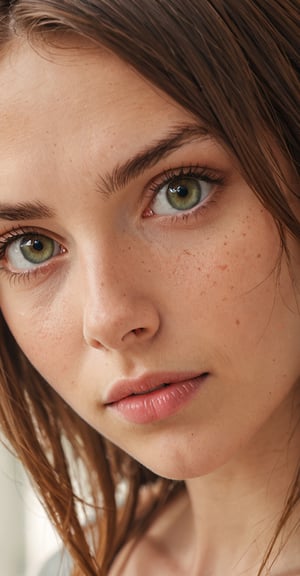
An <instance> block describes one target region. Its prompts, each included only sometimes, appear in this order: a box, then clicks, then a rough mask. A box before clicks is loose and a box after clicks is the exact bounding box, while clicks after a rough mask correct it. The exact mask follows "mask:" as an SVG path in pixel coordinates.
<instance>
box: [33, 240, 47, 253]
mask: <svg viewBox="0 0 300 576" xmlns="http://www.w3.org/2000/svg"><path fill="white" fill-rule="evenodd" d="M32 248H34V250H37V251H38V252H41V251H42V250H43V249H44V246H43V244H42V242H41V241H40V240H34V241H33V243H32Z"/></svg>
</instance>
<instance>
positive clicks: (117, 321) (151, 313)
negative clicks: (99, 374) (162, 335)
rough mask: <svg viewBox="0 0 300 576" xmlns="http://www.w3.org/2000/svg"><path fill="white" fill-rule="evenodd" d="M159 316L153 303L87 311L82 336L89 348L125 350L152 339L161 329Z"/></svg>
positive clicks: (139, 303) (136, 303) (124, 304)
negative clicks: (103, 311)
mask: <svg viewBox="0 0 300 576" xmlns="http://www.w3.org/2000/svg"><path fill="white" fill-rule="evenodd" d="M159 326H160V318H159V314H158V312H157V310H156V309H155V307H154V306H152V305H151V303H150V302H148V303H147V304H146V303H141V302H138V301H135V305H134V306H132V305H131V306H130V304H129V302H124V303H123V306H122V308H120V307H119V308H118V309H116V308H115V309H114V310H113V311H112V310H111V311H110V312H109V310H108V309H106V311H105V313H102V314H101V313H99V307H98V310H97V312H96V311H95V309H94V311H92V310H91V309H89V310H87V309H86V311H85V317H84V326H83V336H84V340H85V342H86V344H87V345H88V346H89V347H92V348H95V349H97V350H100V349H106V350H125V349H128V348H130V347H134V346H136V345H140V344H142V343H145V342H147V341H150V340H152V338H153V337H154V336H155V334H156V333H157V332H158V330H159Z"/></svg>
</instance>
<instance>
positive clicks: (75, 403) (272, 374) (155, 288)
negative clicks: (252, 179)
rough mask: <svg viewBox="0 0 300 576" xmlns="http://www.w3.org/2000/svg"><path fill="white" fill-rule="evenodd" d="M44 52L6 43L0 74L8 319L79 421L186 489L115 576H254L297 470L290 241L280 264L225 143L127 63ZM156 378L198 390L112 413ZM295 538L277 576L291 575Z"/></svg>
mask: <svg viewBox="0 0 300 576" xmlns="http://www.w3.org/2000/svg"><path fill="white" fill-rule="evenodd" d="M40 52H41V53H39V51H36V50H34V49H33V48H31V47H30V46H29V45H27V44H26V43H21V42H20V44H19V45H15V46H12V47H11V49H10V50H9V51H8V52H7V54H6V55H5V56H3V58H2V61H1V66H0V79H1V85H2V87H3V90H2V91H1V94H0V123H1V124H0V125H1V134H2V138H1V142H0V182H1V197H0V216H1V219H0V245H1V247H2V256H1V265H2V270H1V275H0V297H1V309H2V312H3V315H4V317H5V319H6V321H7V323H8V325H9V327H10V329H11V331H12V333H13V335H14V337H15V339H16V340H17V342H18V343H19V345H20V346H21V348H22V349H23V351H24V352H25V354H26V355H27V357H28V358H29V360H30V361H31V362H32V364H33V365H34V366H35V367H36V368H37V370H38V371H39V372H40V373H41V374H42V375H43V376H44V378H45V379H46V380H47V381H48V382H49V383H50V384H51V385H52V386H53V387H54V389H55V390H57V392H58V393H59V394H60V395H61V396H62V397H63V398H64V399H65V400H66V401H67V402H68V403H69V404H70V405H71V406H72V407H73V408H74V410H75V411H76V412H78V413H79V414H80V415H81V416H82V417H83V418H84V419H85V420H87V421H88V422H89V423H90V424H91V425H92V426H93V427H94V428H95V429H96V430H98V431H99V432H100V433H101V434H103V435H104V436H106V437H107V438H109V439H110V440H111V441H112V442H114V443H115V444H117V445H118V446H120V447H121V448H122V449H124V450H125V451H127V452H129V453H130V454H131V455H132V456H133V457H134V458H136V459H137V460H138V461H140V462H142V463H143V464H144V465H145V466H147V467H149V468H150V469H152V470H154V471H155V472H156V473H157V474H160V475H162V476H166V477H169V478H174V479H184V480H186V485H187V493H188V496H184V497H182V498H181V499H180V500H179V501H178V502H177V503H176V505H174V507H173V508H172V509H170V510H169V511H168V514H165V516H164V517H162V518H161V519H159V520H158V522H157V523H156V524H154V525H153V528H152V529H151V530H150V531H149V534H148V536H147V538H145V539H144V540H143V543H142V544H141V545H140V547H139V548H140V551H141V552H139V553H138V552H137V553H136V554H134V555H133V558H134V560H133V559H132V560H130V562H129V564H128V566H127V570H128V574H130V575H131V576H133V574H134V571H136V573H137V574H138V573H139V574H140V573H141V570H143V573H144V574H145V576H146V575H147V574H148V573H149V574H151V573H152V572H151V569H152V568H153V562H154V565H155V566H156V570H157V573H160V571H159V569H160V568H161V573H164V574H166V575H168V574H182V575H189V576H198V575H200V574H205V575H207V576H208V575H210V574H213V575H214V576H218V575H221V574H222V575H223V576H224V575H229V574H230V575H231V576H237V575H238V574H242V573H243V574H247V575H249V576H252V575H253V576H254V575H255V574H256V573H257V570H258V567H259V565H260V563H261V560H262V557H263V554H264V552H265V550H266V547H267V546H268V543H269V541H270V538H271V537H272V534H273V532H274V529H275V527H276V523H277V521H278V520H279V518H280V513H281V511H282V508H283V505H284V501H285V497H286V493H287V491H288V487H289V485H290V484H291V482H292V479H293V476H294V474H295V471H296V467H297V464H298V458H299V442H300V432H299V427H297V423H298V415H299V372H300V358H299V353H298V346H299V337H300V318H299V309H298V306H299V293H298V288H297V287H298V286H299V280H300V279H299V274H300V273H299V270H300V268H299V246H298V245H297V243H296V241H294V240H292V239H291V238H288V241H287V245H288V249H289V253H290V264H289V265H288V264H287V259H286V256H285V254H281V246H280V240H279V236H278V231H277V228H276V226H275V224H274V222H273V220H272V218H271V216H270V214H269V213H268V212H267V211H266V210H265V209H264V208H263V207H262V205H261V204H260V203H259V201H258V200H257V198H256V197H255V195H254V194H253V191H252V190H251V189H250V188H249V186H248V185H247V183H246V182H245V181H244V180H243V178H242V176H241V174H240V173H239V171H238V168H237V166H236V165H235V162H234V160H233V159H232V157H231V156H230V155H229V154H228V152H227V151H226V150H225V148H224V147H223V146H222V145H221V144H220V143H218V142H216V141H215V140H214V139H213V138H212V137H211V136H210V135H209V133H208V132H207V130H206V129H205V127H199V123H197V121H196V119H195V118H193V117H192V116H191V115H190V114H188V113H187V112H186V111H185V110H183V109H182V108H180V107H179V106H178V105H176V104H175V103H174V102H173V101H171V100H170V99H169V98H168V97H167V96H166V95H165V94H162V93H161V92H159V91H158V90H157V89H155V88H153V87H152V86H151V85H150V84H149V83H147V82H146V81H145V80H144V79H143V78H141V77H139V76H138V75H137V74H136V73H135V72H134V71H133V70H132V69H130V68H129V67H127V66H126V65H125V64H124V63H123V62H121V61H120V60H118V59H117V58H116V57H114V56H113V55H111V54H108V53H105V52H103V53H101V52H99V51H98V52H96V51H93V50H87V49H86V47H85V49H83V48H78V49H70V48H69V49H68V50H66V51H65V52H64V51H60V50H58V51H57V52H55V51H52V52H51V56H49V54H48V53H47V55H45V54H43V53H42V51H40ZM182 181H184V182H185V183H186V182H187V181H188V185H189V186H192V193H191V198H192V199H191V204H187V206H186V207H185V208H184V209H182V205H181V204H179V205H180V206H181V209H180V210H179V209H178V207H177V204H176V203H175V204H173V205H171V203H170V201H169V200H168V195H167V191H168V185H170V184H172V185H173V187H174V186H175V185H177V186H178V185H179V183H180V182H182ZM175 187H176V186H175ZM188 199H189V198H188ZM179 200H180V199H179ZM176 201H178V199H176V198H175V202H176ZM174 206H175V207H174ZM34 235H35V236H34ZM26 240H27V241H28V246H27V248H26V247H25V250H24V249H23V251H22V250H21V246H22V247H23V248H24V241H26ZM33 240H34V241H35V242H36V243H35V245H34V247H35V250H34V249H33V248H34V247H33V248H32V242H33ZM37 242H38V243H37ZM41 246H42V249H41ZM34 252H35V254H34V256H35V257H36V258H37V257H41V254H42V255H43V254H44V253H45V254H46V255H47V257H46V258H45V260H44V262H41V263H40V264H33V263H32V262H31V263H30V262H28V260H26V257H25V256H24V254H25V255H26V254H31V253H34ZM279 262H280V266H279ZM163 371H172V372H180V373H184V372H187V371H191V372H193V373H197V374H206V377H205V379H204V380H203V384H202V385H201V386H200V388H199V391H198V392H197V394H196V395H195V396H194V397H193V399H192V401H190V402H188V403H187V404H186V405H185V406H184V407H183V408H182V409H181V410H179V411H178V412H176V413H175V414H173V415H171V416H170V417H168V418H166V419H162V420H157V421H155V422H153V423H150V424H146V425H141V424H135V423H132V422H128V421H126V419H124V418H122V417H120V415H119V414H117V413H116V412H115V411H113V410H112V409H111V408H110V407H109V406H107V404H106V401H107V398H108V396H109V393H110V392H111V390H112V387H113V385H114V383H116V382H117V381H118V380H120V379H122V378H137V377H140V376H142V375H144V374H149V373H151V374H153V373H159V372H163ZM291 527H292V523H290V524H289V526H288V528H287V532H288V530H289V529H290V528H291ZM298 538H299V534H298V535H297V534H296V533H295V534H294V535H293V536H291V538H290V539H289V540H288V544H287V546H286V547H285V548H284V550H283V552H282V554H281V555H280V557H279V559H278V561H277V562H276V564H275V565H274V568H272V570H273V571H271V572H270V573H271V574H272V576H273V575H274V576H279V575H281V576H283V574H285V575H286V576H287V575H288V574H293V575H295V574H300V553H299V546H298V544H297V540H298ZM174 550H175V551H176V552H175V553H174ZM276 550H277V549H276ZM276 550H275V552H276ZM148 557H151V558H154V560H153V561H152V565H151V564H149V561H148ZM117 570H119V567H118V566H117V565H116V568H115V571H116V572H117ZM147 570H149V572H147ZM162 571H163V572H162ZM122 573H123V574H127V572H122Z"/></svg>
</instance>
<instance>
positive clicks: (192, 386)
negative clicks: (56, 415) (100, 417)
mask: <svg viewBox="0 0 300 576" xmlns="http://www.w3.org/2000/svg"><path fill="white" fill-rule="evenodd" d="M207 375H208V373H207V372H203V373H202V374H199V373H198V374H195V372H193V373H191V372H189V373H188V372H185V373H170V372H165V373H160V374H149V375H146V376H144V377H142V378H138V379H132V380H120V381H118V382H116V383H115V384H114V386H113V387H112V389H111V390H110V392H109V394H108V396H107V398H106V401H105V405H106V406H108V407H109V408H112V409H113V410H114V411H117V412H118V413H119V415H120V416H122V417H123V418H125V419H126V420H128V421H130V422H134V423H137V424H146V423H150V422H154V421H155V420H162V419H164V418H167V417H168V416H171V415H172V414H174V413H175V412H177V411H178V410H180V408H181V407H183V406H184V404H186V403H187V402H188V400H189V399H191V398H192V397H193V396H194V395H195V394H196V393H197V392H198V390H199V386H200V384H201V383H202V382H203V381H204V379H205V378H206V377H207ZM164 384H168V386H163V385H164Z"/></svg>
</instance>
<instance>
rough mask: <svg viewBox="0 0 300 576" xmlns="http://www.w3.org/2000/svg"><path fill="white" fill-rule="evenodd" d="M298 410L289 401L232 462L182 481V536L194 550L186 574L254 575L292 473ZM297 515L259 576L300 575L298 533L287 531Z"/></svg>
mask: <svg viewBox="0 0 300 576" xmlns="http://www.w3.org/2000/svg"><path fill="white" fill-rule="evenodd" d="M287 402H288V401H287ZM297 409H298V410H296V409H295V410H292V409H291V402H290V404H289V409H288V407H287V406H282V407H281V409H280V410H278V413H276V414H274V415H273V416H272V418H271V419H270V421H269V422H267V423H266V425H265V426H264V428H263V429H262V430H260V432H259V433H258V434H257V435H256V437H255V438H253V439H252V440H251V443H249V445H248V446H247V447H243V450H241V451H240V453H239V454H238V455H236V456H235V458H234V459H233V460H232V461H230V462H229V463H227V464H226V465H225V466H223V467H222V468H220V469H218V470H217V471H215V472H213V473H211V474H208V475H207V476H204V477H201V478H194V479H190V480H188V481H187V482H186V486H187V492H188V496H189V505H188V506H187V508H186V520H187V526H188V525H189V526H192V528H191V530H190V533H189V536H187V539H188V538H189V542H193V548H194V551H193V553H192V555H191V556H193V560H192V569H191V571H190V572H189V574H193V575H194V574H195V575H198V574H203V573H204V574H213V575H214V576H217V575H218V574H220V575H221V574H222V575H223V576H224V574H226V575H227V574H230V575H231V576H234V575H238V574H239V575H240V574H245V575H247V576H256V575H257V574H258V571H259V567H260V565H261V563H262V561H263V558H264V555H265V553H266V551H267V549H268V547H269V545H270V542H271V541H272V538H273V537H274V534H275V533H276V530H277V528H278V525H279V523H280V522H281V520H282V514H283V511H284V509H285V506H286V498H287V494H288V492H289V491H290V489H291V486H292V484H293V482H294V479H295V477H296V474H297V463H299V446H300V426H299V425H298V426H297V423H298V420H299V417H298V415H297V412H298V413H299V404H298V406H297ZM188 518H189V520H188ZM296 519H297V518H296V514H295V513H294V515H292V516H291V518H290V519H289V520H288V521H287V523H286V525H285V527H284V528H283V529H282V531H281V534H280V538H278V539H277V541H276V542H275V545H274V548H273V550H272V553H271V555H270V558H269V560H268V563H267V565H268V566H269V567H270V566H271V564H272V562H273V561H274V564H273V566H272V568H270V570H269V571H268V570H267V569H265V571H264V572H263V574H265V575H267V574H270V575H274V576H277V575H278V576H279V575H281V574H282V575H283V574H284V575H285V576H286V575H287V574H292V573H295V574H296V573H297V574H298V575H299V574H300V554H299V533H298V535H297V534H296V533H295V531H294V533H292V534H291V535H290V532H293V531H292V528H293V525H294V524H295V523H296ZM298 519H299V505H298ZM186 534H187V533H186ZM289 535H290V537H288V536H289ZM285 539H286V540H287V544H286V546H283V544H284V540H285ZM296 540H298V542H297V543H296ZM282 546H283V549H282V550H281V548H282ZM297 549H298V552H297V551H296V550H297ZM191 556H190V558H191ZM276 556H277V558H276ZM295 569H297V570H298V572H295ZM293 570H294V572H293Z"/></svg>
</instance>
